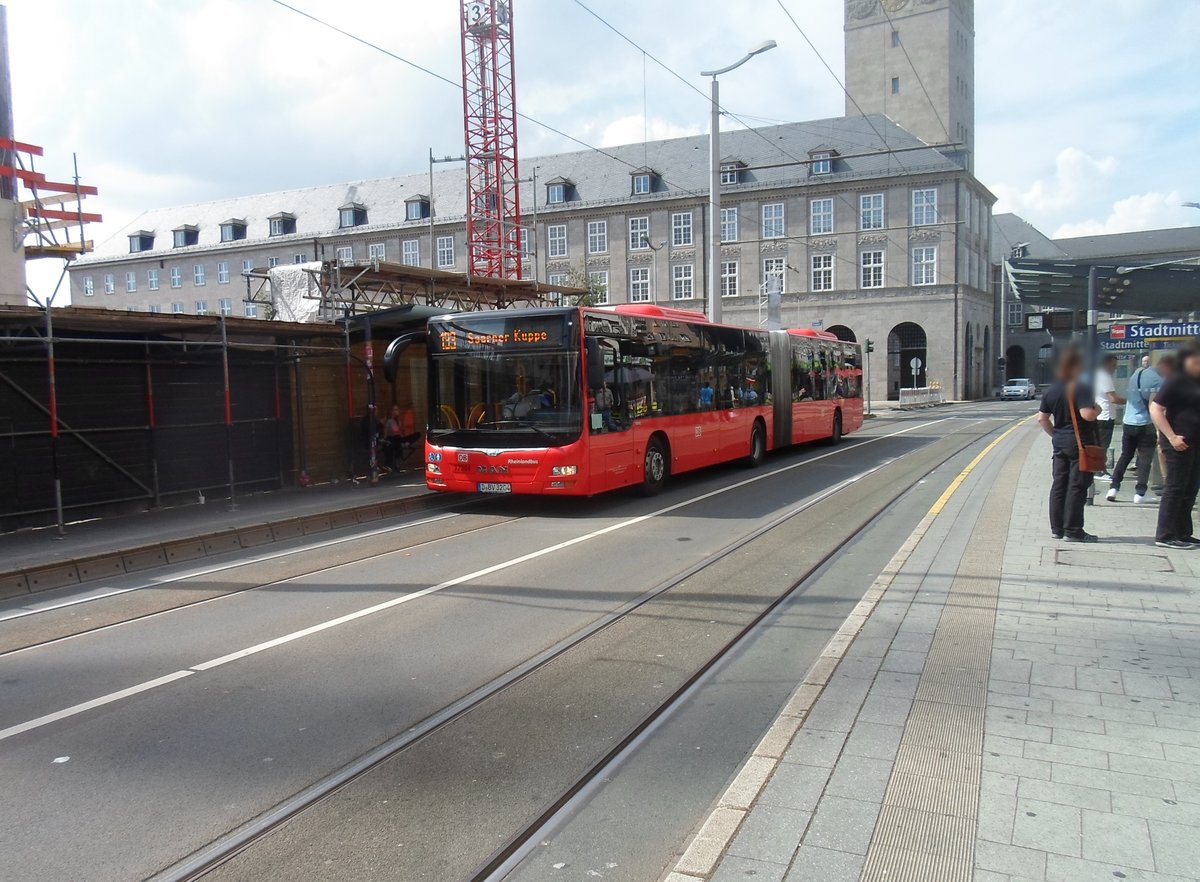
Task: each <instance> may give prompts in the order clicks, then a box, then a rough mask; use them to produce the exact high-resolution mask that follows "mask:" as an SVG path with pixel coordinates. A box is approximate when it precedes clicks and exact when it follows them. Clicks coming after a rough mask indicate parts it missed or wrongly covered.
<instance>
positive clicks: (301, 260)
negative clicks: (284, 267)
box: [292, 254, 304, 263]
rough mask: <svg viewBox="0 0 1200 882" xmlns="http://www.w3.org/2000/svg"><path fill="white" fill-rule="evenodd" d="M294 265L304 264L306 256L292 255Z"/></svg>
mask: <svg viewBox="0 0 1200 882" xmlns="http://www.w3.org/2000/svg"><path fill="white" fill-rule="evenodd" d="M292 263H304V255H303V254H293V255H292Z"/></svg>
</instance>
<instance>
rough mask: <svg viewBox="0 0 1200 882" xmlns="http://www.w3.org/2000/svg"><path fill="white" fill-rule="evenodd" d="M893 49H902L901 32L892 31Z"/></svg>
mask: <svg viewBox="0 0 1200 882" xmlns="http://www.w3.org/2000/svg"><path fill="white" fill-rule="evenodd" d="M892 48H893V49H899V48H900V32H899V31H892Z"/></svg>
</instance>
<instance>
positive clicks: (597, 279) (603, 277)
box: [588, 270, 608, 306]
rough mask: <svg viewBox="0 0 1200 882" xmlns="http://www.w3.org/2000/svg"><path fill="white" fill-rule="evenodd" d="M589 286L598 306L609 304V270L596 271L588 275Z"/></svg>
mask: <svg viewBox="0 0 1200 882" xmlns="http://www.w3.org/2000/svg"><path fill="white" fill-rule="evenodd" d="M588 286H589V287H590V288H591V289H592V292H593V298H594V303H595V305H596V306H606V305H607V304H608V270H595V271H594V272H590V273H588Z"/></svg>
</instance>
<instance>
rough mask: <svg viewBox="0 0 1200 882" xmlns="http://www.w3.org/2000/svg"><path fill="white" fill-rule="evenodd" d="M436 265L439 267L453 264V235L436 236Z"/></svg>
mask: <svg viewBox="0 0 1200 882" xmlns="http://www.w3.org/2000/svg"><path fill="white" fill-rule="evenodd" d="M437 265H438V266H440V267H447V266H454V237H453V236H438V237H437Z"/></svg>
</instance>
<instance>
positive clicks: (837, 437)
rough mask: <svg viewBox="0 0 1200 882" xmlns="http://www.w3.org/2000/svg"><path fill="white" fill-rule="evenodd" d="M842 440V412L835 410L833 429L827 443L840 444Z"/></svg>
mask: <svg viewBox="0 0 1200 882" xmlns="http://www.w3.org/2000/svg"><path fill="white" fill-rule="evenodd" d="M841 440H842V412H841V411H840V410H835V411H834V412H833V428H832V429H831V430H830V434H829V438H828V439H827V442H828V443H829V444H838V443H840V442H841Z"/></svg>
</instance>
